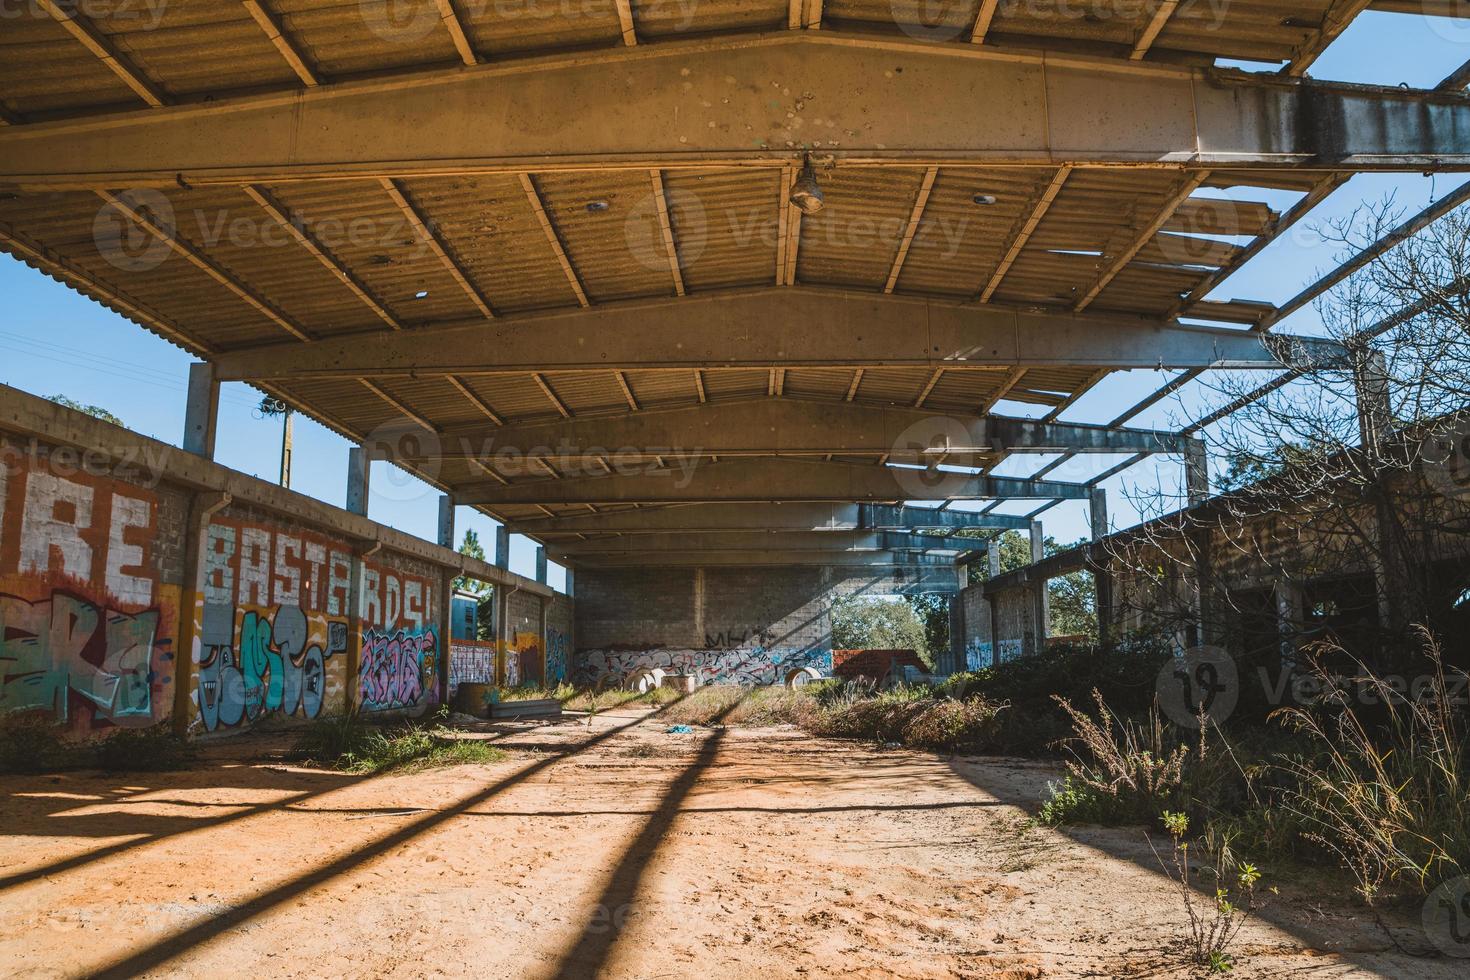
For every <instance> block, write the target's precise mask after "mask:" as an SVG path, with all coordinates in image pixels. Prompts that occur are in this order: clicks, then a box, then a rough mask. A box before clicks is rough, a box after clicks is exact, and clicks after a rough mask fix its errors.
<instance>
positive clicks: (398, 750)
mask: <svg viewBox="0 0 1470 980" xmlns="http://www.w3.org/2000/svg"><path fill="white" fill-rule="evenodd" d="M296 753H297V755H298V756H299V757H300V758H303V759H306V760H309V761H312V762H317V763H321V764H322V765H328V766H331V767H333V768H335V769H340V770H342V771H343V772H351V773H357V774H359V775H373V774H376V773H383V772H390V771H391V772H420V771H422V770H425V769H440V768H444V767H447V766H459V765H470V764H475V763H490V762H499V761H500V760H502V759H504V758H505V753H504V752H503V751H501V750H500V749H498V748H496V747H495V746H493V745H491V744H490V743H488V742H486V741H485V740H484V739H479V738H466V737H463V736H462V735H460V733H458V732H456V731H454V730H453V729H451V728H446V727H445V726H444V725H442V724H438V723H435V724H431V725H423V724H418V723H414V722H408V723H401V722H400V723H394V724H392V725H387V726H380V725H375V724H371V723H368V722H366V721H364V720H363V719H362V717H361V716H359V715H352V714H349V715H339V716H336V717H332V718H324V719H321V720H319V721H317V722H315V723H314V724H312V725H311V726H309V727H308V728H307V729H306V730H305V731H304V732H302V734H301V736H300V738H298V739H297V742H296Z"/></svg>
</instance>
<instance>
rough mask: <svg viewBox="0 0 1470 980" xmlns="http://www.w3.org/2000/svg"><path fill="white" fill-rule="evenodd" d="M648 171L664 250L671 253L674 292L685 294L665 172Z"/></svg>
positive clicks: (670, 268)
mask: <svg viewBox="0 0 1470 980" xmlns="http://www.w3.org/2000/svg"><path fill="white" fill-rule="evenodd" d="M648 173H649V178H650V180H651V181H652V183H653V203H654V206H655V207H656V208H657V209H658V226H659V231H660V232H662V233H663V238H664V251H666V252H667V253H668V255H669V275H670V276H672V277H673V279H674V293H675V295H678V296H683V295H684V273H683V271H682V270H680V268H679V246H678V244H677V243H676V242H675V241H674V226H673V224H672V222H670V221H669V195H668V193H667V191H666V190H665V188H664V174H663V171H662V170H650V171H649V172H648Z"/></svg>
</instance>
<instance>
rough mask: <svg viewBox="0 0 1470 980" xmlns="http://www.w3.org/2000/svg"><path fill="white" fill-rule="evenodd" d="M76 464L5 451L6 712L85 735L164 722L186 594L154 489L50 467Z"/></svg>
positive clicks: (1, 628)
mask: <svg viewBox="0 0 1470 980" xmlns="http://www.w3.org/2000/svg"><path fill="white" fill-rule="evenodd" d="M75 462H76V461H75V459H73V460H72V463H75ZM67 465H68V464H66V462H65V461H64V460H63V461H58V460H56V459H53V458H52V456H49V455H45V454H43V453H41V452H40V451H38V450H36V449H35V447H32V450H31V451H30V452H28V453H9V452H7V453H5V454H0V713H5V712H12V711H41V712H47V713H49V714H50V715H51V717H52V719H53V720H54V721H56V722H57V723H62V724H70V725H71V726H72V728H73V730H74V731H75V732H77V733H78V734H85V733H87V732H90V731H92V730H94V729H99V728H108V727H112V726H146V725H152V724H156V723H157V722H159V721H161V720H163V719H164V718H166V717H167V716H168V715H169V712H170V708H171V704H172V698H169V697H165V696H164V693H165V688H166V687H167V686H168V685H169V684H171V683H172V682H173V674H174V670H173V660H174V655H175V652H174V639H173V635H174V627H175V622H176V618H177V601H178V598H177V597H178V587H177V586H176V585H171V586H160V585H159V581H158V575H157V571H156V566H155V562H154V544H155V539H156V536H157V514H158V499H157V494H156V493H154V492H153V491H151V490H145V489H143V488H141V487H138V486H135V485H133V484H131V483H127V482H125V481H122V480H117V479H113V478H112V477H110V476H108V475H106V474H102V473H97V472H92V471H90V470H88V469H87V468H86V467H80V468H78V467H74V466H73V467H71V468H70V470H69V472H67V473H65V474H62V473H57V472H53V468H55V467H64V466H67Z"/></svg>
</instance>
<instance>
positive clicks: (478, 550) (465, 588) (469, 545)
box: [454, 528, 489, 595]
mask: <svg viewBox="0 0 1470 980" xmlns="http://www.w3.org/2000/svg"><path fill="white" fill-rule="evenodd" d="M459 553H460V554H462V555H464V556H465V557H467V558H477V559H479V560H480V561H484V560H485V547H484V546H483V545H482V544H480V536H479V535H478V534H476V533H475V529H474V528H466V529H465V532H464V540H463V541H461V542H460V544H459ZM454 587H455V589H456V590H458V591H460V592H473V593H474V594H475V595H479V594H480V593H481V592H483V591H485V590H486V589H487V588H489V586H487V585H486V584H485V583H484V582H481V581H480V580H479V579H474V578H470V577H469V576H467V575H461V576H459V577H458V578H456V579H455V580H454Z"/></svg>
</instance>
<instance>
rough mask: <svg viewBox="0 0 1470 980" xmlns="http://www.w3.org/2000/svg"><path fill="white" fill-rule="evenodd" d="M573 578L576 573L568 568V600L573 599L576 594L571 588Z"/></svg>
mask: <svg viewBox="0 0 1470 980" xmlns="http://www.w3.org/2000/svg"><path fill="white" fill-rule="evenodd" d="M575 577H576V573H575V572H574V571H573V570H572V569H570V568H568V569H567V598H568V599H570V598H572V597H574V596H575V595H576V594H577V592H576V589H574V588H573V586H572V583H573V580H574V579H575Z"/></svg>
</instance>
